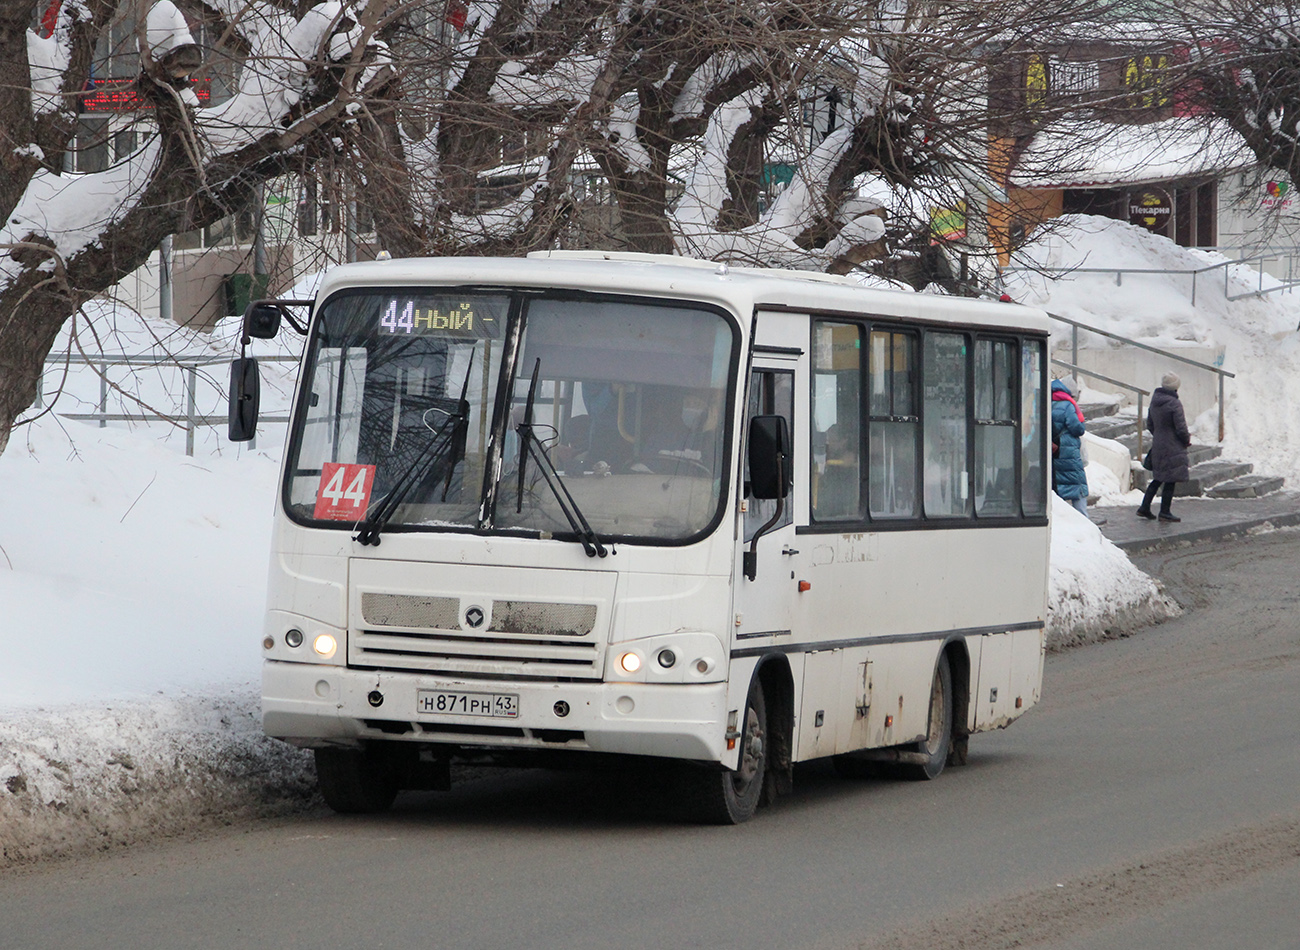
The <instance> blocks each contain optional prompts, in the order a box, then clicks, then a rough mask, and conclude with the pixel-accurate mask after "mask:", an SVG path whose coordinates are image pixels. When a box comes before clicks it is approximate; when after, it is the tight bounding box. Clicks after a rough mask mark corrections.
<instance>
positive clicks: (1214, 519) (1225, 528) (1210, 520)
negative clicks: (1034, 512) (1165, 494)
mask: <svg viewBox="0 0 1300 950" xmlns="http://www.w3.org/2000/svg"><path fill="white" fill-rule="evenodd" d="M1173 511H1174V514H1176V515H1178V517H1180V518H1182V519H1183V520H1182V521H1180V522H1164V521H1148V520H1146V519H1145V518H1139V517H1138V516H1137V513H1136V512H1137V509H1136V508H1129V507H1111V506H1106V507H1104V508H1103V507H1098V506H1094V507H1092V508H1090V509H1088V514H1089V515H1090V516H1091V517H1092V519H1093V521H1094V522H1095V521H1097V520H1098V519H1100V518H1105V519H1106V523H1105V524H1102V525H1100V526H1099V527H1100V528H1101V533H1102V534H1104V535H1105V536H1106V537H1107V538H1109V539H1110V540H1111V541H1113V542H1114V543H1115V545H1116V546H1117V547H1120V548H1123V549H1124V550H1125V551H1126V552H1128V553H1129V554H1145V553H1149V552H1151V551H1162V550H1168V549H1170V548H1175V547H1179V546H1180V545H1184V544H1194V543H1197V542H1200V541H1224V540H1228V539H1231V538H1236V537H1240V536H1242V535H1245V534H1247V533H1248V532H1250V531H1251V530H1252V529H1254V528H1260V527H1266V526H1271V527H1273V528H1285V527H1292V526H1295V525H1300V491H1280V492H1274V493H1273V494H1271V495H1265V496H1264V497H1263V498H1175V499H1174V508H1173Z"/></svg>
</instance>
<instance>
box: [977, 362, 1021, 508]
mask: <svg viewBox="0 0 1300 950" xmlns="http://www.w3.org/2000/svg"><path fill="white" fill-rule="evenodd" d="M1017 370H1018V365H1017V361H1016V346H1015V344H1014V343H1012V342H1010V341H1009V340H977V341H976V342H975V513H976V514H977V515H981V516H983V517H997V516H1003V517H1006V516H1012V515H1017V514H1019V503H1018V499H1017V498H1016V417H1015V411H1014V409H1015V406H1016V401H1015V393H1016V373H1017Z"/></svg>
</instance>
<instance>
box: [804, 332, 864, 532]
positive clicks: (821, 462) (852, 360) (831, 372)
mask: <svg viewBox="0 0 1300 950" xmlns="http://www.w3.org/2000/svg"><path fill="white" fill-rule="evenodd" d="M861 354H862V329H861V328H860V327H858V326H855V325H853V324H843V323H818V324H817V325H816V328H815V330H814V333H813V411H812V418H813V425H812V433H811V434H812V471H811V485H810V489H811V495H812V499H811V500H812V515H813V518H814V519H816V520H817V521H856V520H858V519H859V518H861V517H862V459H861V456H862V431H861V420H862V367H861Z"/></svg>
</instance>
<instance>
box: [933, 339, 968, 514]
mask: <svg viewBox="0 0 1300 950" xmlns="http://www.w3.org/2000/svg"><path fill="white" fill-rule="evenodd" d="M924 348H925V356H924V364H923V366H922V370H923V374H924V375H923V378H924V381H925V405H924V419H925V423H924V429H925V432H924V442H925V456H924V458H925V462H924V472H925V516H926V517H927V518H942V517H948V518H951V517H964V516H967V515H969V514H970V511H971V498H970V479H969V471H968V469H967V464H966V449H967V444H968V439H967V421H966V410H967V400H968V396H967V391H966V334H964V333H939V332H935V331H931V332H929V333H927V334H926V335H925V342H924Z"/></svg>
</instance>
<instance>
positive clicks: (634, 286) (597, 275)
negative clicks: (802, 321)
mask: <svg viewBox="0 0 1300 950" xmlns="http://www.w3.org/2000/svg"><path fill="white" fill-rule="evenodd" d="M431 285H432V286H438V285H459V286H473V287H491V286H502V287H529V288H532V287H548V288H561V289H566V290H577V291H590V292H596V293H623V294H631V295H636V296H640V295H650V296H656V297H660V298H669V299H679V300H684V301H686V300H696V301H706V302H709V303H714V304H717V305H720V306H723V307H725V308H727V309H729V310H731V311H732V312H734V313H736V314H738V315H741V316H748V315H749V314H750V313H752V312H753V311H754V310H756V309H759V310H761V309H766V308H771V309H777V310H785V311H796V312H807V313H830V314H840V315H861V316H868V315H874V316H882V317H892V318H901V319H908V320H923V321H927V322H935V323H961V324H975V325H981V326H990V327H1000V328H1006V329H1016V330H1030V331H1036V332H1042V333H1046V332H1048V330H1049V318H1048V316H1047V314H1046V313H1045V312H1043V311H1042V310H1040V309H1037V308H1035V307H1027V306H1022V305H1019V304H1014V303H1003V302H998V301H989V300H979V299H975V298H969V297H953V296H941V295H936V294H922V293H910V292H907V291H896V290H882V289H878V288H873V287H865V286H863V285H861V284H859V283H858V282H857V281H856V280H854V279H853V278H851V277H843V276H839V275H834V274H822V273H817V272H815V271H795V270H779V269H762V268H750V267H735V266H732V265H729V264H719V263H717V262H715V261H703V260H698V259H695V258H688V257H675V256H668V255H657V254H628V253H613V252H601V251H543V252H537V253H534V254H530V255H529V256H528V257H526V258H519V257H423V258H418V257H417V258H398V259H393V260H386V261H383V260H381V261H370V262H365V263H357V264H343V265H340V266H338V267H334V268H332V269H330V270H329V271H327V272H326V275H325V279H324V281H323V282H322V284H321V287H320V297H321V298H322V299H323V298H324V297H326V296H329V295H330V294H333V293H335V292H336V291H338V290H341V289H343V288H345V287H364V286H374V287H396V286H431Z"/></svg>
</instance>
